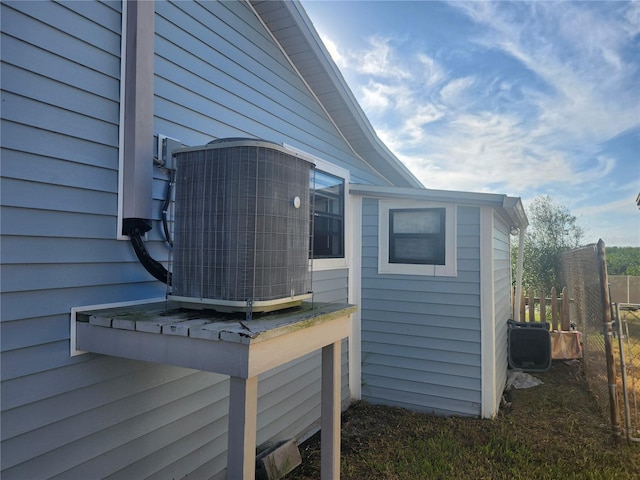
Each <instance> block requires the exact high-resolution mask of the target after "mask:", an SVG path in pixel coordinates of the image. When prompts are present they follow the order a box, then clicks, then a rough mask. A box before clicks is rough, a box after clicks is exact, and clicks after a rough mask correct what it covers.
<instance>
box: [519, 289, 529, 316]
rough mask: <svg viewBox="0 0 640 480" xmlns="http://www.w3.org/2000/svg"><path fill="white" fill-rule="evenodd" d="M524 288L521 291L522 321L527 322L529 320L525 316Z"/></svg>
mask: <svg viewBox="0 0 640 480" xmlns="http://www.w3.org/2000/svg"><path fill="white" fill-rule="evenodd" d="M524 311H525V307H524V288H523V289H521V290H520V321H521V322H526V321H527V318H526V317H525V316H524Z"/></svg>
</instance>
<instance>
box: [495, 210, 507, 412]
mask: <svg viewBox="0 0 640 480" xmlns="http://www.w3.org/2000/svg"><path fill="white" fill-rule="evenodd" d="M493 217H494V223H493V282H494V289H493V291H494V301H495V306H494V311H495V319H494V321H495V322H496V324H495V332H496V333H495V335H496V340H495V349H496V351H495V359H496V364H495V373H496V384H495V389H496V392H495V393H496V396H495V398H496V399H497V401H498V402H499V399H500V398H501V397H502V390H503V389H504V386H505V384H506V381H507V363H508V359H507V320H508V319H509V318H511V254H510V245H509V226H508V225H507V224H506V223H505V222H504V221H503V220H502V219H501V218H500V217H498V216H497V215H496V214H495V213H494V216H493ZM496 409H497V406H496Z"/></svg>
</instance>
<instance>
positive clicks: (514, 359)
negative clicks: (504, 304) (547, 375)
mask: <svg viewBox="0 0 640 480" xmlns="http://www.w3.org/2000/svg"><path fill="white" fill-rule="evenodd" d="M507 324H508V328H509V331H508V341H507V351H508V356H509V366H510V367H511V368H519V369H521V370H522V371H523V372H546V371H547V370H549V368H550V367H551V335H550V334H549V324H548V323H546V322H516V321H514V320H509V321H508V322H507Z"/></svg>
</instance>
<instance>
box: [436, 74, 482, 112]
mask: <svg viewBox="0 0 640 480" xmlns="http://www.w3.org/2000/svg"><path fill="white" fill-rule="evenodd" d="M474 84H475V78H474V77H471V76H470V77H463V78H455V79H453V80H451V81H450V82H449V83H447V84H446V85H445V86H444V87H443V88H442V89H441V90H440V99H441V100H442V102H443V103H445V104H446V105H451V106H457V105H460V104H461V103H465V100H466V98H467V95H468V94H470V89H471V87H473V85H474Z"/></svg>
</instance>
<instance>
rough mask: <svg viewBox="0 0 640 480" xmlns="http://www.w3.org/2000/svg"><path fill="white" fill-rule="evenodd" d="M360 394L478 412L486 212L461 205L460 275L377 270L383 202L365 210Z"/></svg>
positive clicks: (429, 408) (423, 407)
mask: <svg viewBox="0 0 640 480" xmlns="http://www.w3.org/2000/svg"><path fill="white" fill-rule="evenodd" d="M362 231H363V232H362V309H361V310H362V396H363V399H365V400H367V401H370V402H373V403H382V404H387V405H397V406H401V407H406V408H410V409H413V410H419V411H425V412H431V413H435V414H437V415H451V414H456V415H479V414H480V404H481V383H480V367H481V345H480V283H479V282H480V262H479V254H480V213H479V209H478V208H474V207H458V210H457V235H458V240H457V266H458V268H457V277H425V276H411V275H380V274H378V202H377V200H375V199H371V198H365V199H363V207H362Z"/></svg>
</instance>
